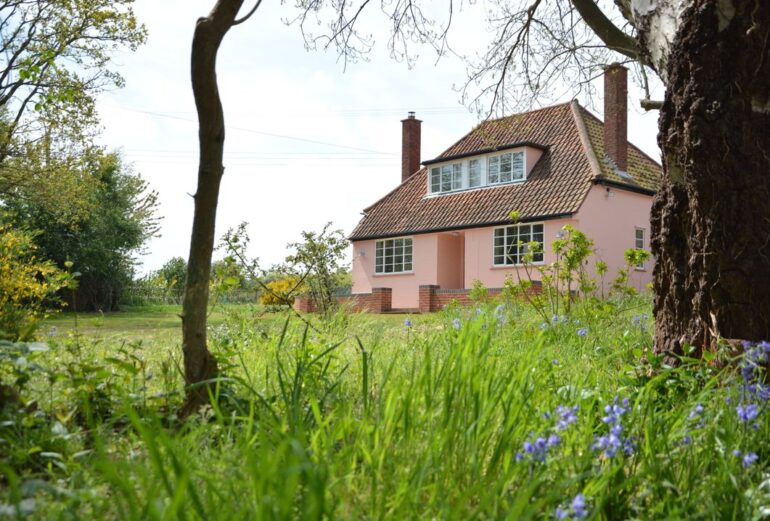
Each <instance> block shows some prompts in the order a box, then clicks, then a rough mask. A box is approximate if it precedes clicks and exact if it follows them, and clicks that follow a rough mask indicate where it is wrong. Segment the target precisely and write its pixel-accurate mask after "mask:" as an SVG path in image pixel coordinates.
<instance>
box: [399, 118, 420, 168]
mask: <svg viewBox="0 0 770 521" xmlns="http://www.w3.org/2000/svg"><path fill="white" fill-rule="evenodd" d="M421 123H422V121H420V120H419V119H417V118H415V117H414V112H411V111H410V112H409V113H408V114H407V118H406V119H402V120H401V182H402V183H403V182H404V181H406V180H407V179H409V178H410V177H411V176H412V175H413V174H414V173H415V172H417V171H418V170H419V169H420V127H421Z"/></svg>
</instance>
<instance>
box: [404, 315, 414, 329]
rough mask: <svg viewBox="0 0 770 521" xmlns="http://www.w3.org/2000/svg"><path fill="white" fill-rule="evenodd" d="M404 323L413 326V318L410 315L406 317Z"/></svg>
mask: <svg viewBox="0 0 770 521" xmlns="http://www.w3.org/2000/svg"><path fill="white" fill-rule="evenodd" d="M404 325H405V326H406V327H412V320H411V319H410V318H409V317H406V320H404Z"/></svg>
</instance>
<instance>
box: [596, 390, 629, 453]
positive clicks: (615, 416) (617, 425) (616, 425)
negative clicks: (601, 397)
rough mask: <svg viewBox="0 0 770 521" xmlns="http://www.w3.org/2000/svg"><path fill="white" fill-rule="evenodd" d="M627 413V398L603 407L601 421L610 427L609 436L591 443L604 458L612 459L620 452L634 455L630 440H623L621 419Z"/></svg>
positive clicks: (616, 398)
mask: <svg viewBox="0 0 770 521" xmlns="http://www.w3.org/2000/svg"><path fill="white" fill-rule="evenodd" d="M627 412H628V398H625V399H624V400H623V402H622V405H621V402H619V400H618V397H617V396H616V397H615V400H614V401H613V403H611V404H607V405H606V406H605V407H604V413H605V414H606V416H604V417H603V418H602V421H603V422H604V423H606V424H607V425H609V426H610V432H609V434H606V435H604V436H599V437H598V438H596V440H595V441H594V443H593V446H592V448H593V449H594V450H601V451H602V453H603V454H604V457H606V458H614V457H615V455H616V454H617V453H618V451H622V452H623V454H625V455H626V456H630V455H632V454H633V453H634V450H635V446H634V442H633V440H632V439H631V438H626V439H624V438H623V423H622V422H623V419H622V416H623V415H624V414H626V413H627Z"/></svg>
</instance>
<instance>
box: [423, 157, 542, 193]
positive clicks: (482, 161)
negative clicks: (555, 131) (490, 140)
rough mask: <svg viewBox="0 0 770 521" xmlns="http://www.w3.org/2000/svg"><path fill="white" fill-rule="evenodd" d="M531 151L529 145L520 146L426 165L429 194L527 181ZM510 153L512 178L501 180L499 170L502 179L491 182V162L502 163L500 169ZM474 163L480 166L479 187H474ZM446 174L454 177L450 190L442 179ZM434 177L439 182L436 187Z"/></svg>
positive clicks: (450, 183) (450, 182)
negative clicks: (515, 167)
mask: <svg viewBox="0 0 770 521" xmlns="http://www.w3.org/2000/svg"><path fill="white" fill-rule="evenodd" d="M529 153H530V152H529V149H528V148H527V147H523V148H521V147H517V148H513V149H508V150H504V151H500V152H494V153H491V154H480V155H477V156H470V157H466V158H462V159H457V160H455V161H447V162H444V163H433V164H431V165H426V167H427V168H428V175H427V185H428V186H427V195H428V196H438V195H444V194H451V193H456V192H461V191H465V190H479V189H482V188H494V187H497V186H504V185H509V184H517V183H523V182H525V181H526V180H527V164H528V163H527V161H528V157H529ZM507 156H510V158H511V159H510V160H511V179H510V180H500V178H499V173H498V174H497V175H498V180H497V181H496V182H491V181H490V179H491V175H490V165H491V164H494V163H495V162H496V163H497V164H498V166H497V169H498V172H499V168H500V164H501V163H502V162H503V160H504V159H503V158H506V157H507ZM518 158H520V164H521V167H520V168H518V169H514V168H513V164H514V162H515V161H516V160H517V159H518ZM473 162H477V164H478V168H479V172H478V184H477V185H475V186H471V163H473ZM434 172H435V173H434ZM450 172H451V174H450ZM515 174H516V175H519V177H516V178H514V175H515ZM445 175H450V176H451V179H450V181H449V189H448V190H443V189H442V188H443V186H442V185H443V184H444V183H443V182H442V177H444V176H445ZM434 180H435V181H436V182H435V185H436V186H435V189H434Z"/></svg>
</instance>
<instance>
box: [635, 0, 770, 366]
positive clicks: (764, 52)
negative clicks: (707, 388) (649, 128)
mask: <svg viewBox="0 0 770 521" xmlns="http://www.w3.org/2000/svg"><path fill="white" fill-rule="evenodd" d="M679 5H682V4H681V3H679ZM684 5H685V7H684V9H682V10H681V11H680V12H679V13H677V14H678V23H677V27H676V32H675V36H674V38H673V40H671V41H670V45H667V43H668V42H667V41H666V39H665V38H663V39H658V43H661V42H663V44H662V45H661V47H659V48H658V49H657V51H660V50H661V49H662V48H663V47H667V49H666V52H665V53H663V54H665V61H664V62H663V63H665V71H660V72H662V74H661V76H662V77H664V79H665V82H666V89H667V90H666V96H665V101H664V104H663V107H662V109H661V117H660V133H659V136H658V140H659V144H660V147H661V150H662V152H663V159H664V171H665V175H664V180H663V186H662V189H661V190H660V192H659V193H658V195H657V197H656V199H655V202H654V205H653V211H652V238H653V239H652V252H653V254H654V255H655V256H656V257H657V262H656V267H655V272H654V290H655V308H654V311H655V320H656V332H655V351H656V352H657V353H659V354H664V355H667V356H668V358H669V359H674V358H675V357H673V356H671V355H681V354H683V348H684V346H685V345H690V346H692V347H693V348H695V352H694V353H693V355H694V356H700V355H701V354H702V351H703V350H704V349H712V348H714V347H715V344H716V341H717V339H718V338H725V339H742V340H750V341H757V340H765V339H770V43H769V42H770V2H767V1H765V0H750V1H748V0H734V1H731V0H693V1H690V2H685V3H684ZM640 29H641V31H640V33H641V34H642V43H643V44H645V46H646V47H647V48H648V49H649V48H652V49H655V47H654V46H655V42H654V41H651V40H650V39H648V40H647V41H646V42H645V41H644V35H645V32H644V28H643V27H642V28H640ZM647 34H649V33H647ZM661 54H662V53H660V52H658V55H661ZM654 59H655V57H653V60H654Z"/></svg>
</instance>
